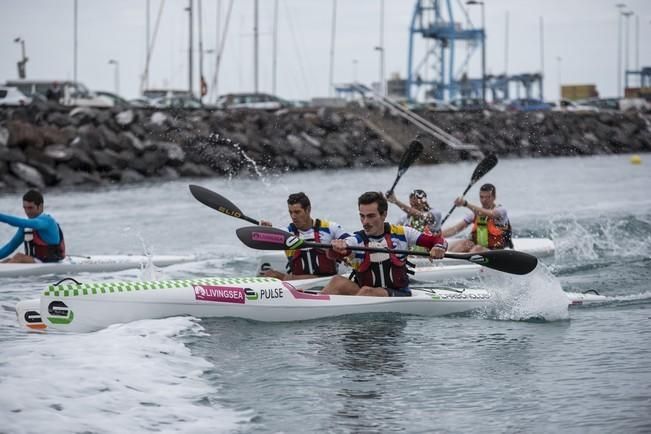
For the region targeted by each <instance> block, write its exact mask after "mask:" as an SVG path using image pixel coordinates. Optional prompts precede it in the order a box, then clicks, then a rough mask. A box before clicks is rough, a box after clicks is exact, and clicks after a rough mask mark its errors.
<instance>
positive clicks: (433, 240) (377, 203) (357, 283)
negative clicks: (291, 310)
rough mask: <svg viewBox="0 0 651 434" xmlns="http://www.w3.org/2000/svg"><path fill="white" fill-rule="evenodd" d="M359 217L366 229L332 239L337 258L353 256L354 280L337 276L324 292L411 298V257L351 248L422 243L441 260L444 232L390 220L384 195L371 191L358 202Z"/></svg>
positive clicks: (389, 247) (444, 246)
mask: <svg viewBox="0 0 651 434" xmlns="http://www.w3.org/2000/svg"><path fill="white" fill-rule="evenodd" d="M357 203H358V207H359V218H360V221H361V222H362V226H363V227H364V229H363V230H361V231H358V232H355V234H354V235H353V236H350V237H348V238H345V239H343V240H334V241H332V251H329V255H330V256H333V257H338V258H341V257H347V256H350V257H351V259H350V262H351V265H352V267H353V269H354V270H355V273H354V281H352V280H349V279H346V278H345V277H342V276H334V277H333V278H332V279H331V280H330V282H329V283H328V284H327V285H326V287H325V288H323V291H322V293H324V294H341V295H367V296H376V297H387V296H388V297H405V296H406V297H409V296H411V290H410V289H409V271H408V269H407V256H406V255H403V254H400V255H398V254H395V253H370V252H355V253H354V254H353V253H351V251H350V250H348V247H355V246H370V247H382V248H388V249H396V250H406V249H408V248H410V247H412V246H421V247H424V248H426V249H428V250H429V252H430V257H431V258H434V259H441V258H443V255H444V254H445V251H446V249H447V243H446V242H445V240H444V239H443V237H441V236H440V235H432V234H425V233H422V232H420V231H417V230H416V229H414V228H411V227H409V226H399V225H392V224H389V223H386V222H385V220H386V217H387V208H388V203H387V200H386V199H385V197H384V195H383V194H382V193H379V192H375V191H370V192H366V193H364V194H362V195H361V196H360V197H359V199H358V201H357Z"/></svg>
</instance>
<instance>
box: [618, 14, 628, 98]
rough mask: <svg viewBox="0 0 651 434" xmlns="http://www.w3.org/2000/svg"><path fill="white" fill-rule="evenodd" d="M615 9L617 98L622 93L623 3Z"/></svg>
mask: <svg viewBox="0 0 651 434" xmlns="http://www.w3.org/2000/svg"><path fill="white" fill-rule="evenodd" d="M615 7H616V8H617V9H618V12H617V96H620V95H621V94H620V92H621V91H622V9H623V8H625V7H626V5H625V4H624V3H617V4H616V5H615Z"/></svg>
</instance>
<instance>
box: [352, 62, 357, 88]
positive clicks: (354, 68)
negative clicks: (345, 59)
mask: <svg viewBox="0 0 651 434" xmlns="http://www.w3.org/2000/svg"><path fill="white" fill-rule="evenodd" d="M354 83H357V59H353V84H354Z"/></svg>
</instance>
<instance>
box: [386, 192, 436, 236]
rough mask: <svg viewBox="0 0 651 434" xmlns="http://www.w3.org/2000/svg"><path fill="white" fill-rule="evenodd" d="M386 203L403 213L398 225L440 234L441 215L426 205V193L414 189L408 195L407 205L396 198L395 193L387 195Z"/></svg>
mask: <svg viewBox="0 0 651 434" xmlns="http://www.w3.org/2000/svg"><path fill="white" fill-rule="evenodd" d="M387 201H388V202H390V203H392V204H394V205H396V206H397V207H398V208H400V209H401V210H403V211H404V212H405V215H404V216H402V217H401V218H400V220H398V223H397V224H398V225H402V226H410V227H412V228H414V229H416V230H418V231H421V232H426V233H431V234H435V233H437V232H441V213H440V212H439V211H436V210H433V209H432V207H431V206H430V205H429V203H427V193H425V191H423V190H420V189H415V190H414V191H412V192H411V193H410V194H409V205H407V204H406V203H403V202H401V201H400V200H398V198H396V195H395V193H393V192H391V193H390V194H388V195H387Z"/></svg>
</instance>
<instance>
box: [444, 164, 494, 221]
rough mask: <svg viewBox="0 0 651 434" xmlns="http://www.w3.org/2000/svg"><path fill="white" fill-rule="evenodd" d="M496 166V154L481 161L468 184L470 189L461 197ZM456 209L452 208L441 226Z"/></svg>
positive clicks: (464, 192) (464, 193) (466, 190)
mask: <svg viewBox="0 0 651 434" xmlns="http://www.w3.org/2000/svg"><path fill="white" fill-rule="evenodd" d="M496 165H497V156H496V155H495V154H489V155H488V156H486V158H484V159H483V160H481V161H480V162H479V164H478V165H477V167H475V171H474V172H472V177H471V178H470V184H468V187H466V189H465V190H464V191H463V194H462V195H461V197H464V196H465V195H466V193H468V190H470V187H472V186H473V185H475V183H476V182H477V181H479V180H480V179H481V177H482V176H484V175H486V174H487V173H488V172H489V171H490V170H491V169H492V168H493V167H495V166H496ZM456 207H457V206H456V205H453V206H452V208H450V211H449V212H448V214H447V215H446V216H445V218H444V219H443V221H441V226H443V223H445V221H446V220H447V219H448V217H450V215H452V213H453V212H454V210H455V208H456Z"/></svg>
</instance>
